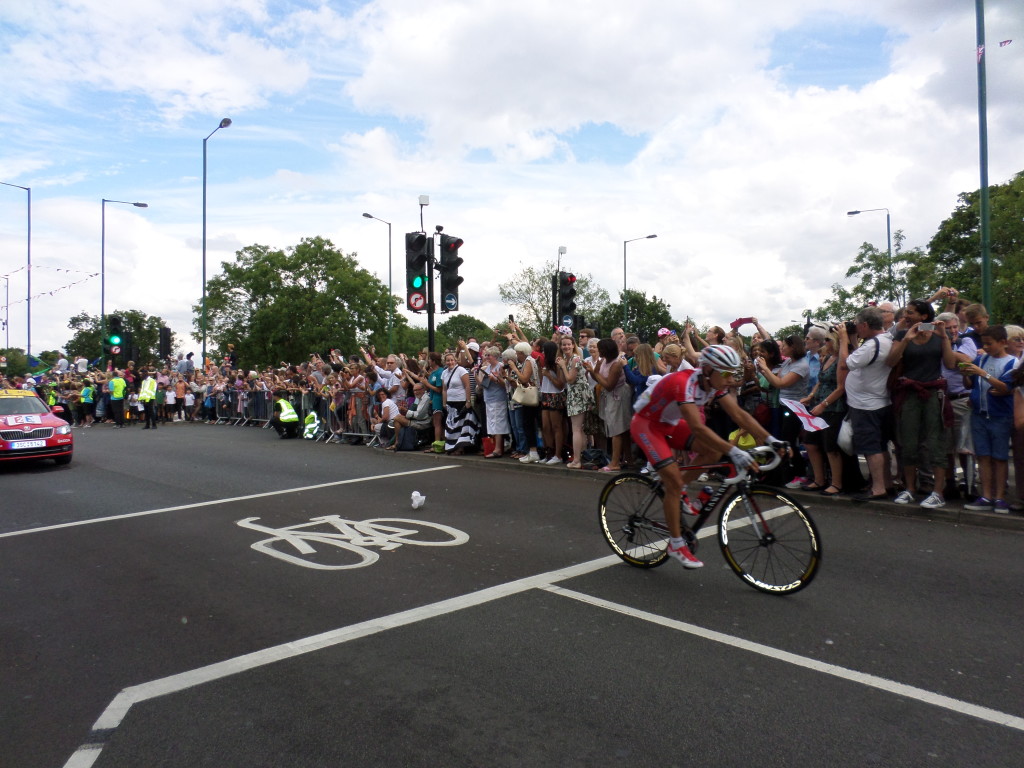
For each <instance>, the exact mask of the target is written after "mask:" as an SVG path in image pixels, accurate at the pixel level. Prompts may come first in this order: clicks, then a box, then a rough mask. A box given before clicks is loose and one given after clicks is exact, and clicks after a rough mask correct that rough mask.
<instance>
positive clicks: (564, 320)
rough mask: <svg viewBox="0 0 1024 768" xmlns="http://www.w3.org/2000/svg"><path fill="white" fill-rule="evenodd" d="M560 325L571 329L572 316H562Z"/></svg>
mask: <svg viewBox="0 0 1024 768" xmlns="http://www.w3.org/2000/svg"><path fill="white" fill-rule="evenodd" d="M562 325H565V326H568V327H569V328H572V315H563V316H562Z"/></svg>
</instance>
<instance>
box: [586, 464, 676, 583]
mask: <svg viewBox="0 0 1024 768" xmlns="http://www.w3.org/2000/svg"><path fill="white" fill-rule="evenodd" d="M664 495H665V492H664V490H663V489H662V487H661V485H660V484H659V483H657V482H655V481H654V480H652V479H651V478H649V477H645V476H643V475H638V474H634V473H629V472H627V473H625V474H621V475H619V476H617V477H614V478H612V479H611V480H609V481H608V483H607V484H606V485H605V487H604V490H602V491H601V500H600V502H599V504H598V517H599V518H600V520H601V531H602V533H604V537H605V539H607V541H608V546H610V547H611V548H612V550H613V551H614V552H615V554H617V555H618V556H619V557H621V558H622V559H623V560H625V561H626V562H627V563H629V564H630V565H635V566H636V567H637V568H653V567H654V566H657V565H661V564H662V563H664V562H665V561H666V560H667V559H668V550H667V546H668V526H666V525H665V508H664V506H663V505H662V501H661V500H662V497H663V496H664Z"/></svg>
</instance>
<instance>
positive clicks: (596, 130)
mask: <svg viewBox="0 0 1024 768" xmlns="http://www.w3.org/2000/svg"><path fill="white" fill-rule="evenodd" d="M559 138H561V139H562V141H564V142H566V143H567V144H568V145H569V146H570V148H571V149H572V153H573V156H574V157H575V158H576V160H577V162H581V163H588V162H603V163H607V164H609V165H625V164H626V163H629V162H630V161H632V160H633V158H635V157H636V156H637V154H638V153H639V152H640V151H641V150H642V149H643V148H644V146H645V145H646V144H647V138H648V137H647V136H645V135H643V134H641V135H638V136H631V135H629V134H627V133H624V132H623V131H622V130H621V129H620V128H618V127H617V126H615V125H612V124H611V123H585V124H584V125H582V126H580V127H579V128H578V129H576V130H575V131H572V132H571V133H565V134H562V135H561V136H560V137H559Z"/></svg>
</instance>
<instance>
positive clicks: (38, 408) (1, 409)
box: [0, 397, 50, 416]
mask: <svg viewBox="0 0 1024 768" xmlns="http://www.w3.org/2000/svg"><path fill="white" fill-rule="evenodd" d="M49 412H50V409H49V408H47V407H46V403H44V402H43V401H42V400H40V399H39V398H38V397H0V416H16V415H18V414H20V413H49Z"/></svg>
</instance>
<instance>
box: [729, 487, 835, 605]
mask: <svg viewBox="0 0 1024 768" xmlns="http://www.w3.org/2000/svg"><path fill="white" fill-rule="evenodd" d="M718 543H719V545H720V546H721V548H722V554H723V555H724V556H725V561H726V562H727V563H729V567H730V568H732V569H733V571H734V572H735V573H736V575H737V576H739V577H740V579H741V580H742V581H743V582H744V583H746V584H749V585H750V586H752V587H753V588H754V589H759V590H761V591H762V592H768V593H769V594H773V595H787V594H790V593H792V592H796V591H797V590H800V589H803V588H804V587H806V586H807V585H808V584H810V583H811V580H812V579H813V578H814V575H815V574H816V573H817V572H818V566H819V565H820V564H821V536H820V535H819V534H818V528H817V526H815V524H814V521H813V520H812V519H811V518H810V516H809V515H808V514H807V511H806V510H805V509H804V508H803V507H802V506H800V503H799V502H797V501H795V500H794V499H793V498H792V497H790V496H788V495H787V494H785V493H783V492H781V491H779V490H777V489H775V488H770V487H767V486H753V487H751V488H750V489H748V490H747V491H743V490H738V491H737V492H736V493H735V494H734V495H733V496H732V498H730V499H729V501H728V502H727V503H726V505H725V507H724V508H723V509H722V512H721V515H720V516H719V521H718Z"/></svg>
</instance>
